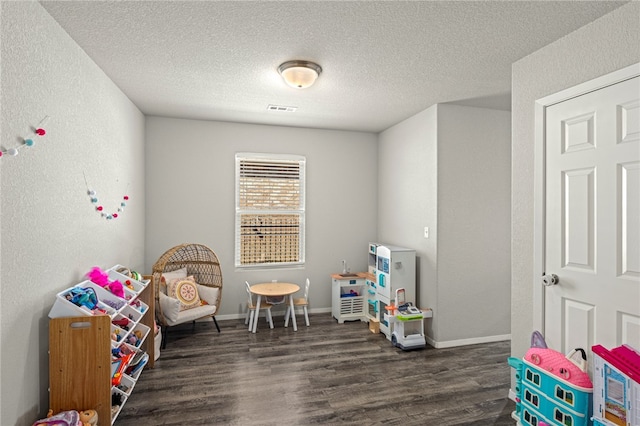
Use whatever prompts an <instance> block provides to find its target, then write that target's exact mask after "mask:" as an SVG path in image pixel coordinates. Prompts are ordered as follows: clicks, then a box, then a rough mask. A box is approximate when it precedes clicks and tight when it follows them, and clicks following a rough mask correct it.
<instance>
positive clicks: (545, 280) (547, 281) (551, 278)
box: [542, 274, 560, 286]
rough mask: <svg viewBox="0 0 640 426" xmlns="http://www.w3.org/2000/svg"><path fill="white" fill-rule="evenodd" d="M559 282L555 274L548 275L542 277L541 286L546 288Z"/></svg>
mask: <svg viewBox="0 0 640 426" xmlns="http://www.w3.org/2000/svg"><path fill="white" fill-rule="evenodd" d="M559 282H560V278H558V276H557V275H556V274H548V275H543V276H542V284H544V285H546V286H550V285H556V284H558V283H559Z"/></svg>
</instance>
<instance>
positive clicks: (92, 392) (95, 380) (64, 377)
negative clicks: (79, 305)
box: [49, 276, 155, 425]
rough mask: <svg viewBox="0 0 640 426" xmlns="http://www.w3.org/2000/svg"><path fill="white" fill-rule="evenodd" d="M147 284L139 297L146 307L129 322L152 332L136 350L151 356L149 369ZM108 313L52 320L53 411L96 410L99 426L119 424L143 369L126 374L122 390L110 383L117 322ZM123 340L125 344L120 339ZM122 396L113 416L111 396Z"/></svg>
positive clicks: (151, 299) (150, 290)
mask: <svg viewBox="0 0 640 426" xmlns="http://www.w3.org/2000/svg"><path fill="white" fill-rule="evenodd" d="M144 279H145V280H149V283H148V284H147V285H146V287H145V288H144V289H142V290H141V291H140V292H139V294H138V295H137V299H138V300H140V301H141V302H143V303H144V304H145V305H146V306H147V308H146V310H145V311H144V312H143V313H142V315H141V317H140V318H139V319H138V320H136V321H135V322H134V324H133V325H132V326H131V328H132V329H133V328H134V327H141V328H143V329H145V330H149V332H148V333H146V336H145V338H144V340H143V341H142V343H141V344H140V345H139V346H138V350H140V351H144V352H146V353H147V354H148V361H147V364H146V365H145V367H147V366H148V367H151V368H153V364H154V338H153V335H154V333H153V330H154V312H155V306H154V303H155V296H154V283H153V280H152V277H151V276H145V277H144ZM111 320H112V317H111V316H109V315H98V316H91V315H86V316H83V315H80V316H68V317H61V318H52V319H50V320H49V404H50V408H51V409H52V410H53V412H54V413H58V412H60V411H66V410H78V411H79V410H84V409H94V410H96V411H97V412H98V421H99V424H100V425H111V424H113V423H114V422H115V420H116V418H117V416H118V414H119V413H120V410H121V409H122V406H124V404H125V403H126V399H127V398H128V397H129V395H130V394H131V391H132V390H133V387H134V386H135V383H136V381H137V379H138V377H139V376H140V372H141V370H140V371H138V372H137V374H134V375H133V377H130V376H128V375H126V374H125V375H123V376H122V384H124V385H125V386H126V388H127V391H126V392H125V391H122V390H121V389H118V388H117V387H116V386H112V384H111V376H112V374H111V358H112V357H111V349H112V348H113V343H112V339H111V334H112V328H113V325H112V323H111ZM122 344H124V343H122ZM113 393H119V394H120V395H121V396H122V405H121V406H120V409H119V410H117V411H116V412H114V413H113V414H112V412H111V400H112V394H113Z"/></svg>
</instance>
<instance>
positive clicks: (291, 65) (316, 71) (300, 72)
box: [278, 61, 322, 89]
mask: <svg viewBox="0 0 640 426" xmlns="http://www.w3.org/2000/svg"><path fill="white" fill-rule="evenodd" d="M278 72H279V73H280V75H281V76H282V78H283V79H284V81H285V83H287V84H288V85H289V86H291V87H295V88H296V89H306V88H307V87H309V86H311V85H313V83H315V81H316V79H317V78H318V76H319V75H320V73H321V72H322V67H320V65H318V64H316V63H314V62H309V61H287V62H285V63H284V64H282V65H280V66H279V67H278Z"/></svg>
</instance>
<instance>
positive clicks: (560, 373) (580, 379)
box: [524, 348, 593, 390]
mask: <svg viewBox="0 0 640 426" xmlns="http://www.w3.org/2000/svg"><path fill="white" fill-rule="evenodd" d="M524 359H525V361H527V362H528V363H530V364H533V365H536V366H537V367H538V368H539V369H540V370H543V371H545V372H547V373H548V374H550V375H552V376H555V377H557V378H558V380H561V381H564V382H568V383H570V384H572V385H574V386H578V387H581V388H584V389H587V390H592V389H593V383H591V379H589V375H588V374H587V373H586V372H585V371H583V370H582V369H581V368H580V367H578V366H577V365H576V364H574V363H573V362H572V361H571V360H569V359H568V358H567V357H566V356H565V355H564V354H562V353H560V352H558V351H555V350H553V349H546V348H530V349H529V350H528V351H527V353H526V354H525V356H524Z"/></svg>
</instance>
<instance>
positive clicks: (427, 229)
mask: <svg viewBox="0 0 640 426" xmlns="http://www.w3.org/2000/svg"><path fill="white" fill-rule="evenodd" d="M424 237H425V238H429V227H428V226H425V227H424Z"/></svg>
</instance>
